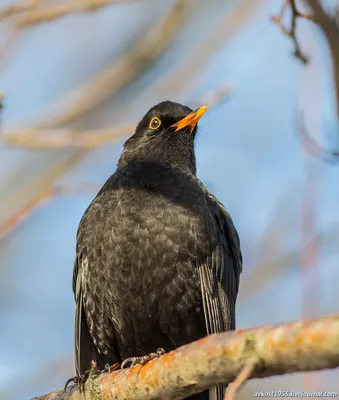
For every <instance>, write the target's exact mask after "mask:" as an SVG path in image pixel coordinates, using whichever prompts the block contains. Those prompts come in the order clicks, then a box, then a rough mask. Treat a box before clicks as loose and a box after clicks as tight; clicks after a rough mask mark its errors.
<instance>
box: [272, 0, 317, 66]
mask: <svg viewBox="0 0 339 400" xmlns="http://www.w3.org/2000/svg"><path fill="white" fill-rule="evenodd" d="M288 7H289V8H290V10H291V25H290V28H286V27H285V25H284V22H283V18H284V16H285V13H286V11H287V9H288ZM299 17H300V18H305V19H309V20H311V21H314V20H315V19H314V16H313V15H312V14H307V13H304V12H301V11H299V10H298V8H297V6H296V3H295V0H285V1H284V3H283V5H282V7H281V10H280V14H279V15H278V16H271V17H270V19H271V21H272V22H274V23H276V24H277V25H278V26H279V27H280V29H281V31H282V32H283V33H284V34H285V35H286V36H288V37H290V38H291V39H292V41H293V43H294V55H295V57H297V58H299V60H301V62H302V63H303V64H306V63H307V62H308V58H307V57H306V56H305V54H304V53H303V52H302V50H301V46H300V43H299V40H298V38H297V35H296V28H297V18H299Z"/></svg>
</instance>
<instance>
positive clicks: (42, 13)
mask: <svg viewBox="0 0 339 400" xmlns="http://www.w3.org/2000/svg"><path fill="white" fill-rule="evenodd" d="M137 1H143V0H78V1H73V2H69V3H66V4H58V5H56V6H54V7H50V8H45V9H41V10H36V11H34V12H33V13H31V14H30V15H26V16H25V17H24V18H23V19H21V20H20V21H19V23H18V27H19V28H27V27H29V26H33V25H37V24H41V23H42V22H49V21H52V20H55V19H58V18H62V17H65V16H67V15H70V14H74V13H78V12H88V11H97V10H99V9H100V8H104V7H107V6H109V5H112V4H118V3H132V2H134V3H135V2H137Z"/></svg>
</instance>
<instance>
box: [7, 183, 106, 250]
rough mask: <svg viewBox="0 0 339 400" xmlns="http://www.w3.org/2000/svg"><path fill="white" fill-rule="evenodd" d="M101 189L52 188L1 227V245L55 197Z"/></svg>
mask: <svg viewBox="0 0 339 400" xmlns="http://www.w3.org/2000/svg"><path fill="white" fill-rule="evenodd" d="M99 189H100V185H96V184H83V185H80V186H79V185H75V186H65V185H64V186H54V187H50V188H48V189H47V190H45V191H44V192H42V193H41V194H39V195H38V196H36V197H35V198H34V199H32V200H31V201H30V202H28V203H27V204H26V205H25V206H24V207H23V208H22V209H21V210H19V211H18V212H17V213H15V214H14V215H11V216H10V217H9V218H8V219H7V220H6V221H5V222H4V223H3V224H1V225H0V243H1V241H2V240H3V239H4V238H5V237H7V236H8V235H9V234H10V233H11V232H13V230H14V229H15V228H16V227H18V226H19V225H20V224H21V223H22V222H24V221H25V220H26V218H27V217H28V216H29V215H30V214H31V213H32V212H33V211H35V210H36V209H37V208H38V207H40V206H42V205H43V204H45V203H46V202H47V201H49V200H51V199H52V198H54V197H55V196H60V195H76V196H78V195H86V194H92V195H93V194H96V193H97V192H98V191H99Z"/></svg>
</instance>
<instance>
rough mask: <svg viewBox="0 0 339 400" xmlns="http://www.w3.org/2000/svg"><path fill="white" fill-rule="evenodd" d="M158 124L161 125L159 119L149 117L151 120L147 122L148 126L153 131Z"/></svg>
mask: <svg viewBox="0 0 339 400" xmlns="http://www.w3.org/2000/svg"><path fill="white" fill-rule="evenodd" d="M160 125H161V121H160V119H159V118H158V117H154V118H152V119H151V122H150V123H149V127H150V128H151V129H153V130H154V131H155V130H156V129H158V128H159V127H160Z"/></svg>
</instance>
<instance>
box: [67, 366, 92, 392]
mask: <svg viewBox="0 0 339 400" xmlns="http://www.w3.org/2000/svg"><path fill="white" fill-rule="evenodd" d="M89 373H90V371H86V372H85V373H84V374H82V375H78V376H74V377H73V378H70V379H68V380H67V381H66V383H65V387H64V391H65V392H66V391H67V387H68V385H69V384H70V383H72V382H73V383H74V384H75V385H79V386H82V385H83V384H84V383H85V381H86V379H87V378H88V375H89Z"/></svg>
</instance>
